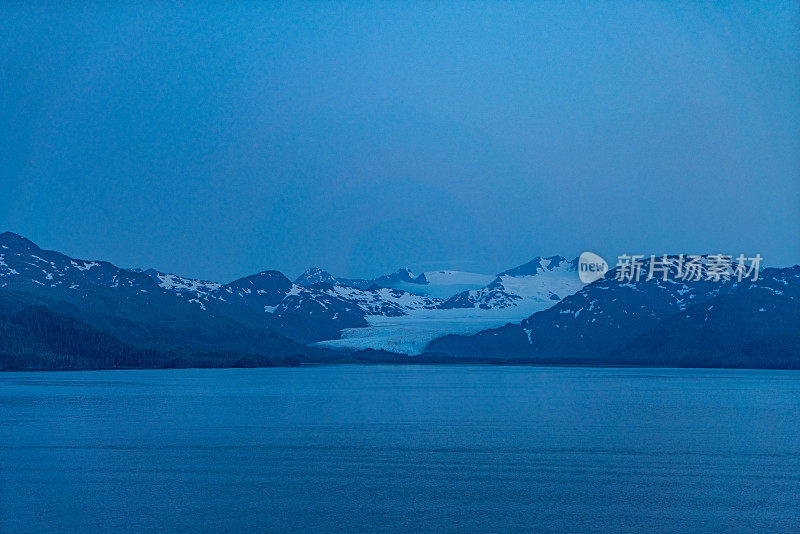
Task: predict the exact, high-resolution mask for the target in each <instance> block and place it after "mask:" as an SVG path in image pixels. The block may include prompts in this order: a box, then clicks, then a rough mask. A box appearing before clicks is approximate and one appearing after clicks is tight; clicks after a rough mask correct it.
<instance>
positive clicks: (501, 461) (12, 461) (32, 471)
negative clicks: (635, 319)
mask: <svg viewBox="0 0 800 534" xmlns="http://www.w3.org/2000/svg"><path fill="white" fill-rule="evenodd" d="M532 529H534V530H552V531H576V530H589V531H641V530H644V531H676V530H677V531H698V530H701V531H736V532H741V531H753V532H756V531H764V530H768V531H782V532H785V531H800V373H798V372H768V371H697V370H661V369H657V370H653V369H647V370H634V369H585V368H537V367H491V366H450V367H427V366H424V367H412V366H323V367H310V368H300V369H248V370H168V371H102V372H71V373H5V374H4V373H0V530H1V531H3V532H27V531H42V530H45V531H64V532H72V531H81V532H84V533H85V532H96V531H108V530H116V531H123V530H125V531H140V532H151V531H167V530H170V531H171V530H183V531H251V532H284V531H289V532H291V531H295V532H299V531H303V532H307V531H343V532H353V531H362V530H369V531H390V532H391V531H395V532H399V531H403V532H405V531H420V530H422V531H475V530H477V531H489V532H497V531H520V530H532Z"/></svg>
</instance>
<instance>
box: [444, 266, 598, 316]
mask: <svg viewBox="0 0 800 534" xmlns="http://www.w3.org/2000/svg"><path fill="white" fill-rule="evenodd" d="M582 285H583V284H582V283H581V281H580V279H579V278H578V275H577V259H575V260H572V261H568V260H567V259H565V258H563V257H561V256H552V257H550V258H540V257H536V258H534V259H533V260H531V261H530V262H528V263H526V264H524V265H520V266H519V267H515V268H514V269H510V270H508V271H504V272H502V273H500V274H498V275H497V277H496V278H495V279H494V280H493V281H492V282H491V283H490V284H488V285H487V286H485V287H482V288H480V289H473V290H470V291H463V292H461V293H458V294H457V295H454V296H452V297H450V298H449V299H447V300H446V301H445V302H444V303H442V306H441V307H442V308H443V309H451V308H480V309H484V310H488V309H498V308H511V307H519V308H521V309H524V310H525V312H528V314H530V313H533V312H535V311H539V310H543V309H545V308H549V307H550V306H552V305H553V304H554V303H556V302H558V301H559V300H561V299H562V298H564V297H566V296H568V295H571V294H572V293H574V292H576V291H578V290H579V289H580V288H581V287H582Z"/></svg>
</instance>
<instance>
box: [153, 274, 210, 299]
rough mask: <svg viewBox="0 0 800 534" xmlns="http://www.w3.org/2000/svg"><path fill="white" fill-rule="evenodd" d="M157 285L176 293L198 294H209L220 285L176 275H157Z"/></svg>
mask: <svg viewBox="0 0 800 534" xmlns="http://www.w3.org/2000/svg"><path fill="white" fill-rule="evenodd" d="M156 277H157V278H158V285H159V286H161V287H162V288H164V289H169V290H171V291H176V292H178V293H181V292H184V291H187V292H192V293H198V294H205V293H210V292H212V291H214V290H216V289H219V288H220V287H221V286H222V284H219V283H217V282H208V281H206V280H195V279H193V278H184V277H182V276H178V275H177V274H170V273H158V274H156Z"/></svg>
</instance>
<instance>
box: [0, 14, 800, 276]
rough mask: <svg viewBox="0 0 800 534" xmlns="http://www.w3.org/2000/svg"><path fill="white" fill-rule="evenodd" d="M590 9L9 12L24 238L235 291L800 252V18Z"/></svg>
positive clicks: (4, 112) (6, 25)
mask: <svg viewBox="0 0 800 534" xmlns="http://www.w3.org/2000/svg"><path fill="white" fill-rule="evenodd" d="M568 4H569V5H567V6H562V5H561V4H559V3H555V2H536V3H533V2H526V3H519V4H513V3H500V2H487V3H485V4H483V3H469V4H468V5H467V6H464V5H460V4H455V3H454V4H452V5H450V6H437V5H434V3H425V4H417V5H414V4H411V3H405V2H397V3H385V4H383V3H360V4H338V3H337V4H327V3H314V4H313V5H306V4H288V3H287V4H282V5H281V7H279V8H278V7H274V6H270V5H267V4H266V3H265V4H256V3H241V4H239V5H234V3H233V2H231V3H226V2H219V3H211V4H206V5H204V6H201V7H198V6H197V5H193V6H194V7H191V8H180V7H175V6H169V7H167V6H163V5H159V4H151V5H150V6H149V7H147V8H145V9H139V8H136V9H134V8H122V7H120V6H117V5H111V6H106V7H100V6H97V5H93V6H91V7H79V3H77V2H75V3H74V5H73V6H72V7H71V8H64V7H63V6H59V5H58V4H56V3H55V2H53V3H51V4H47V3H44V4H35V5H33V4H31V3H22V2H20V3H18V4H11V5H10V4H8V3H4V4H3V5H2V7H0V164H1V165H0V186H1V187H0V231H3V230H10V231H14V232H17V233H20V234H22V235H24V236H26V237H28V238H30V239H32V240H33V241H35V242H36V243H38V244H39V245H40V246H42V247H45V248H51V249H57V250H61V251H63V252H65V253H68V254H70V255H72V256H77V257H80V258H87V259H107V260H110V261H112V262H114V263H116V264H118V265H121V266H141V267H151V266H152V267H156V268H159V269H161V270H165V271H170V272H176V273H179V274H185V275H190V276H198V277H203V278H209V279H214V280H220V281H227V280H231V279H233V278H236V277H239V276H243V275H246V274H251V273H253V272H257V271H260V270H264V269H268V268H270V269H279V270H282V271H284V272H285V273H286V274H287V275H289V276H291V277H294V276H295V275H297V274H299V273H300V272H301V271H303V270H304V269H305V268H307V267H309V266H320V267H323V268H326V269H328V270H330V271H332V272H333V273H334V274H338V275H343V276H344V275H348V276H369V275H375V274H379V273H382V272H386V271H390V270H395V269H397V268H398V267H401V266H408V267H411V268H412V269H415V270H430V269H438V268H444V267H450V268H456V269H464V270H473V271H479V272H487V273H494V272H498V271H500V270H503V269H506V268H509V267H511V266H514V265H517V264H520V263H523V262H525V261H527V260H529V259H530V258H531V257H533V256H536V255H553V254H561V255H564V256H568V257H574V256H576V255H578V254H579V253H580V252H581V251H583V250H585V249H590V250H594V251H596V252H599V253H600V254H601V255H603V256H605V257H606V259H607V260H611V261H612V263H613V261H615V259H616V256H617V255H618V254H620V253H622V252H627V253H647V254H649V253H651V252H652V253H658V254H661V253H680V252H684V253H717V252H725V253H730V254H738V253H740V252H743V253H756V252H758V253H761V254H762V255H763V256H764V257H765V261H766V262H767V263H768V264H773V265H785V264H793V263H798V262H800V8H799V7H798V3H786V4H782V3H779V2H769V3H767V2H764V3H760V4H759V5H749V4H744V3H743V4H738V5H733V6H731V5H729V4H727V3H726V5H725V6H724V7H723V6H719V5H717V6H715V5H712V4H711V3H710V2H709V3H696V4H694V5H682V6H680V7H678V6H677V5H672V4H667V3H654V4H647V3H639V2H620V3H619V4H616V5H615V4H609V3H605V4H603V5H602V6H601V5H599V3H592V6H591V7H586V6H582V5H581V4H580V3H568ZM675 4H677V3H675ZM737 6H738V7H737Z"/></svg>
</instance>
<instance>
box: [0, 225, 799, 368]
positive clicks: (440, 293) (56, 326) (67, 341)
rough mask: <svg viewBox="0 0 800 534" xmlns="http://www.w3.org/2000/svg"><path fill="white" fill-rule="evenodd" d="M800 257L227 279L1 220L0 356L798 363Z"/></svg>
mask: <svg viewBox="0 0 800 534" xmlns="http://www.w3.org/2000/svg"><path fill="white" fill-rule="evenodd" d="M798 277H800V267H797V266H796V267H792V268H787V269H774V268H773V269H766V270H764V271H763V272H762V275H761V278H760V279H759V280H758V281H756V282H750V283H745V282H744V281H743V282H736V281H731V280H728V281H724V280H723V281H721V282H711V281H705V280H703V281H698V282H677V281H675V279H674V278H673V279H672V280H662V279H653V280H646V281H642V282H639V283H635V284H632V283H623V282H618V281H617V280H616V277H615V275H614V271H612V272H610V273H609V274H608V275H607V276H606V277H605V278H603V279H601V280H598V281H597V282H594V283H593V284H589V285H586V286H584V285H583V284H582V283H581V282H580V280H579V278H578V276H577V259H575V260H567V259H566V258H563V257H560V256H552V257H547V258H542V257H536V258H534V259H532V260H531V261H530V262H528V263H526V264H523V265H520V266H518V267H514V268H512V269H509V270H506V271H503V272H501V273H498V274H497V275H485V274H479V273H467V272H461V271H447V270H442V271H429V272H424V273H420V274H414V273H412V272H411V271H410V270H408V269H399V270H398V271H396V272H394V273H390V274H387V275H383V276H379V277H377V278H374V279H369V280H367V279H351V278H339V277H336V276H333V275H332V274H330V273H328V272H326V271H324V270H322V269H319V268H312V269H309V270H308V271H306V272H305V273H303V274H302V275H301V276H299V277H298V278H297V279H295V280H294V281H292V280H290V279H289V278H287V277H286V276H285V275H284V274H282V273H280V272H279V271H275V270H265V271H262V272H259V273H256V274H253V275H250V276H245V277H242V278H239V279H237V280H234V281H231V282H229V283H221V282H215V281H206V280H196V279H192V278H187V277H183V276H179V275H176V274H171V273H165V272H161V271H158V270H155V269H145V270H142V269H126V268H121V267H117V266H115V265H113V264H111V263H108V262H105V261H87V260H80V259H76V258H72V257H69V256H67V255H64V254H62V253H60V252H55V251H48V250H42V249H41V248H39V247H38V246H37V245H35V244H34V243H32V242H31V241H29V240H27V239H25V238H23V237H21V236H19V235H17V234H14V233H11V232H6V233H3V234H0V332H1V333H2V337H0V368H4V369H25V368H31V369H40V368H42V369H44V368H106V367H137V366H138V367H159V366H162V367H163V366H167V367H170V366H187V365H188V366H234V365H253V366H261V365H290V364H296V363H302V362H321V361H353V360H358V361H363V360H379V361H492V362H511V361H525V362H537V363H547V362H550V363H586V362H589V363H619V364H627V365H643V364H644V365H700V366H744V367H747V366H755V367H792V368H794V367H797V365H798V364H797V362H798V347H800V343H798V341H799V340H800V333H799V332H798V325H800V321H798V320H797V319H798V318H800V317H798V310H799V309H800V305H799V304H798V300H797V299H798V286H800V280H799V279H798Z"/></svg>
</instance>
